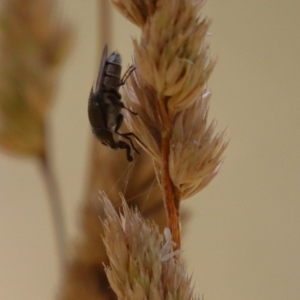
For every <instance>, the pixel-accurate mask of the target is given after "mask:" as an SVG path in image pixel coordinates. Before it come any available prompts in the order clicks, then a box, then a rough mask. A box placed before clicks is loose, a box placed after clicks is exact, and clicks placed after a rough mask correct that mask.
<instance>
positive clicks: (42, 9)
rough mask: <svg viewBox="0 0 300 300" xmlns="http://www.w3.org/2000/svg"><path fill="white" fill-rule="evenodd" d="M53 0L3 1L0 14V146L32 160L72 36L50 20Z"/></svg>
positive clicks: (40, 145)
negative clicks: (28, 156) (29, 156)
mask: <svg viewBox="0 0 300 300" xmlns="http://www.w3.org/2000/svg"><path fill="white" fill-rule="evenodd" d="M54 4H55V1H53V0H46V1H44V0H43V1H42V0H35V1H18V0H6V1H4V3H2V6H1V10H0V18H1V24H0V117H1V124H0V145H1V146H2V147H3V148H5V149H6V150H9V151H12V152H15V153H22V154H30V155H36V154H40V153H41V151H43V148H44V134H45V133H44V127H45V118H46V115H47V113H48V111H49V106H50V104H51V101H52V97H53V91H54V87H55V81H56V77H57V67H58V66H59V65H60V64H61V62H62V60H63V59H64V58H65V56H66V53H67V52H68V50H69V46H70V39H71V31H70V28H68V27H67V26H66V25H64V24H59V23H58V22H57V20H56V18H54V14H53V13H54V11H53V10H54Z"/></svg>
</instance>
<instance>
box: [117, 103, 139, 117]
mask: <svg viewBox="0 0 300 300" xmlns="http://www.w3.org/2000/svg"><path fill="white" fill-rule="evenodd" d="M119 106H121V107H122V108H124V109H126V110H127V111H129V112H130V113H131V114H133V115H135V116H137V115H138V113H136V112H134V111H133V110H131V109H129V108H127V107H125V105H124V104H123V102H120V103H119Z"/></svg>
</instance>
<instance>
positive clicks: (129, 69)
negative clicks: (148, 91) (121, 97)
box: [120, 65, 135, 86]
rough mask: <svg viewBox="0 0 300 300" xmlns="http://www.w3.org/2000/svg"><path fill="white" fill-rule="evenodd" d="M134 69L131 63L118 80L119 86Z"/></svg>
mask: <svg viewBox="0 0 300 300" xmlns="http://www.w3.org/2000/svg"><path fill="white" fill-rule="evenodd" d="M134 70H135V66H134V65H131V66H130V67H129V68H128V69H127V71H126V72H125V73H124V75H123V77H122V79H121V82H120V86H121V85H124V84H125V82H126V80H127V79H128V77H129V76H130V74H131V73H132V72H133V71H134Z"/></svg>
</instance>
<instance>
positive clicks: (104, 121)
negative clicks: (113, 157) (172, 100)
mask: <svg viewBox="0 0 300 300" xmlns="http://www.w3.org/2000/svg"><path fill="white" fill-rule="evenodd" d="M133 70H134V67H133V66H131V67H130V68H129V69H128V70H127V72H126V73H125V74H124V76H123V77H122V79H121V71H122V59H121V55H120V54H119V53H118V52H117V51H115V52H113V53H112V54H111V55H110V56H109V57H108V58H107V45H105V47H104V50H103V54H102V59H101V63H100V67H99V73H98V78H97V82H96V87H95V89H93V87H92V90H91V93H90V98H89V105H88V115H89V120H90V123H91V126H92V130H93V133H94V134H95V136H96V137H97V138H98V139H99V140H100V141H101V143H102V144H104V145H106V146H109V147H110V148H112V149H114V150H117V149H125V150H126V154H127V160H128V161H133V156H132V155H131V148H132V149H133V150H134V151H135V152H136V153H138V154H140V153H139V151H138V150H137V149H136V148H135V146H134V144H133V142H132V140H131V138H132V137H134V138H135V139H137V140H138V141H139V142H140V143H142V142H141V140H140V139H139V138H138V137H137V136H136V135H135V134H134V133H133V132H128V133H121V132H119V129H120V127H121V125H122V122H123V118H124V116H123V115H122V113H121V109H122V108H123V109H126V110H128V111H129V112H130V113H132V114H133V115H137V113H135V112H133V111H131V110H129V109H127V108H126V107H125V106H124V104H123V102H122V101H121V95H120V93H119V88H120V86H122V85H124V84H125V81H126V79H127V78H128V76H129V75H130V74H131V72H132V71H133ZM114 135H119V136H121V137H122V138H124V139H126V140H128V141H129V143H130V145H129V144H128V143H127V142H125V141H123V140H118V141H115V139H114ZM142 144H143V143H142Z"/></svg>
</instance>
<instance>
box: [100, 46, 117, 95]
mask: <svg viewBox="0 0 300 300" xmlns="http://www.w3.org/2000/svg"><path fill="white" fill-rule="evenodd" d="M104 68H105V70H104V75H103V82H102V85H103V87H104V88H107V89H114V90H115V91H118V90H119V87H120V85H121V72H122V58H121V55H120V54H119V53H118V52H117V51H115V52H113V53H112V54H111V55H110V56H109V57H108V59H107V60H106V63H105V67H104Z"/></svg>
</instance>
